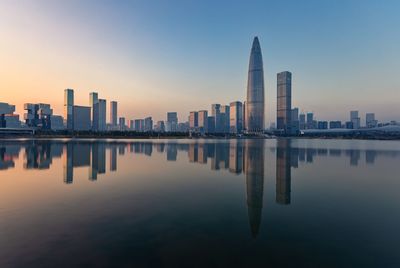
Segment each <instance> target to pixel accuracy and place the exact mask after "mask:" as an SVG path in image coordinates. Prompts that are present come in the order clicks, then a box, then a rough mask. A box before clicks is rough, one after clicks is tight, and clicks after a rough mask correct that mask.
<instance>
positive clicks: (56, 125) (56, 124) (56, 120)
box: [50, 115, 65, 130]
mask: <svg viewBox="0 0 400 268" xmlns="http://www.w3.org/2000/svg"><path fill="white" fill-rule="evenodd" d="M50 126H51V130H63V129H65V127H64V118H63V117H62V116H61V115H51V116H50Z"/></svg>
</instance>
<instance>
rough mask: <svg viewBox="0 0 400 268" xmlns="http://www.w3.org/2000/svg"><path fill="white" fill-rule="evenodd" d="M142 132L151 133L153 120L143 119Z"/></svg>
mask: <svg viewBox="0 0 400 268" xmlns="http://www.w3.org/2000/svg"><path fill="white" fill-rule="evenodd" d="M144 131H146V132H150V131H153V119H152V118H151V117H146V118H145V119H144Z"/></svg>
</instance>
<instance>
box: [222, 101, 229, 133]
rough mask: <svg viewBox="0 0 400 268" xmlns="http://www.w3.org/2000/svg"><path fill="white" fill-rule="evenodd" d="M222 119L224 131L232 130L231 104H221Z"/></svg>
mask: <svg viewBox="0 0 400 268" xmlns="http://www.w3.org/2000/svg"><path fill="white" fill-rule="evenodd" d="M221 109H222V112H221V119H222V132H223V133H229V130H230V106H229V105H222V106H221Z"/></svg>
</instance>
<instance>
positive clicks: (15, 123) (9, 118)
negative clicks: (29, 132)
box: [0, 114, 21, 128]
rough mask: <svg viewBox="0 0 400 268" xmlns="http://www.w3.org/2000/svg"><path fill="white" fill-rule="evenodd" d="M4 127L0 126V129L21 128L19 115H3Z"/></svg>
mask: <svg viewBox="0 0 400 268" xmlns="http://www.w3.org/2000/svg"><path fill="white" fill-rule="evenodd" d="M0 117H1V115H0ZM1 120H2V119H0V121H1ZM3 120H4V126H2V125H1V124H0V127H6V128H20V127H21V121H20V120H19V115H18V114H4V119H3Z"/></svg>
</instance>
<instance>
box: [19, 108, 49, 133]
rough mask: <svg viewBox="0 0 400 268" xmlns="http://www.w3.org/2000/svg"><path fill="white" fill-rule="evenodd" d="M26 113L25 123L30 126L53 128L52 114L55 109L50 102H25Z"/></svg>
mask: <svg viewBox="0 0 400 268" xmlns="http://www.w3.org/2000/svg"><path fill="white" fill-rule="evenodd" d="M24 110H25V111H26V112H25V114H24V119H25V124H26V125H27V126H28V127H37V128H41V129H51V115H52V114H53V109H51V107H50V104H45V103H37V104H36V103H25V104H24Z"/></svg>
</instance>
